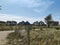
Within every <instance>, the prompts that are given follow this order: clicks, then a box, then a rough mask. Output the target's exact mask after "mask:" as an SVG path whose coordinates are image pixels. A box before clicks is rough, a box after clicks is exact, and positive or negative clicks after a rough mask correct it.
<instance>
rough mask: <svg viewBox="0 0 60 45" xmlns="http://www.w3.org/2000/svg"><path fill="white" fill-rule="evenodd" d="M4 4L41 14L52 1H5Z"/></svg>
mask: <svg viewBox="0 0 60 45" xmlns="http://www.w3.org/2000/svg"><path fill="white" fill-rule="evenodd" d="M5 3H8V4H11V5H15V4H17V5H18V6H20V7H27V8H31V9H32V10H33V11H35V12H38V13H43V12H45V11H47V10H48V8H49V7H50V6H51V5H52V4H54V1H52V0H5Z"/></svg>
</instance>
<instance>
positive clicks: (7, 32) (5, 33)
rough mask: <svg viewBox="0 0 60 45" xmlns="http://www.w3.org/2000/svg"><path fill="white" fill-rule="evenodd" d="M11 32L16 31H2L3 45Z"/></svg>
mask: <svg viewBox="0 0 60 45" xmlns="http://www.w3.org/2000/svg"><path fill="white" fill-rule="evenodd" d="M11 32H14V31H0V45H3V44H4V43H5V42H6V37H7V35H8V34H9V33H11Z"/></svg>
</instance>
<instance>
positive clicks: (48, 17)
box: [45, 14, 52, 28]
mask: <svg viewBox="0 0 60 45" xmlns="http://www.w3.org/2000/svg"><path fill="white" fill-rule="evenodd" d="M51 20H52V16H51V14H49V15H48V16H47V17H46V18H45V22H46V23H47V25H48V28H49V27H50V21H51Z"/></svg>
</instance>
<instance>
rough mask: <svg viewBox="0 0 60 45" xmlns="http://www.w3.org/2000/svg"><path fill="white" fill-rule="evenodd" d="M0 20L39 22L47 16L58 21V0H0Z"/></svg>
mask: <svg viewBox="0 0 60 45" xmlns="http://www.w3.org/2000/svg"><path fill="white" fill-rule="evenodd" d="M0 5H2V7H1V8H2V10H0V20H2V21H7V20H15V21H17V22H20V21H22V20H23V21H29V22H31V23H32V22H34V21H40V20H43V21H44V18H45V17H46V16H47V15H48V14H52V17H53V19H54V20H56V21H60V0H0Z"/></svg>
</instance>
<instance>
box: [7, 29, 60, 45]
mask: <svg viewBox="0 0 60 45" xmlns="http://www.w3.org/2000/svg"><path fill="white" fill-rule="evenodd" d="M20 31H21V30H20ZM20 31H18V32H19V33H18V32H13V33H10V34H9V35H8V36H7V42H6V45H27V33H26V31H25V32H24V33H22V32H20ZM30 45H60V30H56V29H55V28H43V30H41V29H40V30H30Z"/></svg>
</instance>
